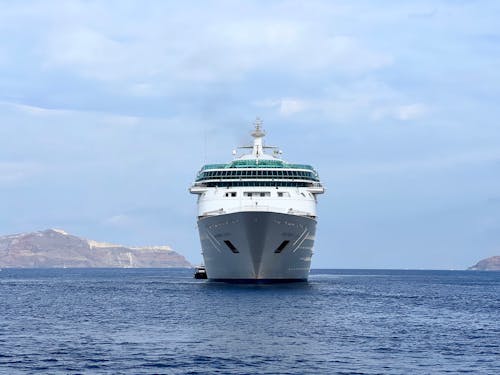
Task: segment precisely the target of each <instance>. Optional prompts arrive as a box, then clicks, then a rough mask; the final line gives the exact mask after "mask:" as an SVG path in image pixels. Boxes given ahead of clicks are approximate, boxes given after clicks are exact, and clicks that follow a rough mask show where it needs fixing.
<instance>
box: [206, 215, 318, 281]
mask: <svg viewBox="0 0 500 375" xmlns="http://www.w3.org/2000/svg"><path fill="white" fill-rule="evenodd" d="M198 229H199V232H200V240H201V247H202V251H203V258H204V261H205V267H206V272H207V276H208V278H209V279H210V280H216V281H232V282H247V281H248V282H266V281H269V282H286V281H306V280H307V277H308V275H309V270H310V266H311V256H312V251H313V250H312V249H313V244H314V236H315V232H316V220H315V219H313V218H310V217H305V216H298V215H290V214H282V213H276V212H254V211H245V212H236V213H232V214H225V215H216V216H210V217H205V218H201V219H199V220H198Z"/></svg>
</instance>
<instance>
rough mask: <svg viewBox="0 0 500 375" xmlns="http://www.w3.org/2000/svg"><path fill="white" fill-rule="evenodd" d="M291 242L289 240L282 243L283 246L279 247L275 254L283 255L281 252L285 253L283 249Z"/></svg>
mask: <svg viewBox="0 0 500 375" xmlns="http://www.w3.org/2000/svg"><path fill="white" fill-rule="evenodd" d="M289 242H290V241H289V240H285V241H283V242H282V243H281V244H280V245H279V246H278V247H277V249H276V250H274V252H275V253H276V254H279V253H281V252H282V251H283V249H284V248H285V247H286V245H288V243H289Z"/></svg>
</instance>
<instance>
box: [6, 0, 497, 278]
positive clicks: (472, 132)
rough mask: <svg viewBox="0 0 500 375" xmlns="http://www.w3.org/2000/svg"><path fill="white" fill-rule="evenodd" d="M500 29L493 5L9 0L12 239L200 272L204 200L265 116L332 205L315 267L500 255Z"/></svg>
mask: <svg viewBox="0 0 500 375" xmlns="http://www.w3.org/2000/svg"><path fill="white" fill-rule="evenodd" d="M499 19H500V2H498V1H474V0H470V1H459V0H453V1H452V0H448V1H439V0H432V1H426V0H420V1H389V0H382V1H377V2H373V1H369V0H366V1H352V0H351V1H333V0H332V1H330V0H327V1H314V0H312V1H273V0H271V1H236V0H233V1H186V2H179V1H153V0H151V1H146V2H145V1H47V0H46V1H29V0H27V1H22V2H21V1H19V2H14V1H2V0H0V235H4V234H11V233H19V232H28V231H35V230H43V229H46V228H62V229H64V230H66V231H68V232H70V233H72V234H75V235H78V236H82V237H86V238H90V239H95V240H100V241H106V242H115V243H119V244H125V245H153V244H168V245H170V246H172V248H173V249H175V250H177V251H178V252H180V253H182V254H183V255H185V256H186V257H187V259H188V260H189V261H191V262H192V263H195V264H196V263H200V262H201V261H202V257H201V252H200V245H199V240H198V233H197V229H196V196H193V195H190V194H189V192H188V188H189V186H190V185H191V183H192V182H193V179H194V178H195V176H196V173H197V171H198V170H199V168H200V167H201V166H202V165H203V164H204V163H212V162H226V161H229V160H231V158H232V155H231V151H232V150H233V149H234V148H235V147H236V146H238V145H241V144H245V143H248V142H249V141H250V138H251V137H250V135H249V133H250V131H251V129H252V123H253V122H254V120H255V118H256V116H260V117H261V118H262V120H263V126H264V129H265V130H266V131H267V136H266V141H267V143H268V144H272V145H278V146H280V147H281V149H282V150H283V158H284V159H286V160H287V161H290V162H296V163H307V164H312V165H314V166H315V168H316V169H317V170H318V172H319V174H320V177H321V180H322V182H323V184H324V186H325V187H326V193H325V194H324V195H322V196H320V197H319V205H318V211H319V217H318V228H317V237H316V238H317V240H316V245H315V254H314V256H313V262H312V267H313V268H411V269H463V268H466V267H468V266H470V265H472V264H474V263H476V262H477V261H478V260H480V259H482V258H485V257H488V256H492V255H500V122H499V119H500V22H498V20H499Z"/></svg>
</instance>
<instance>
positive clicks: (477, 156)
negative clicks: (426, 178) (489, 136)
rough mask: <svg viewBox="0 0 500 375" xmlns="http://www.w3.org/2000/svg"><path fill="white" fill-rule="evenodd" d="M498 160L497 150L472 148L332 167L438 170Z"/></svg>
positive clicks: (340, 171) (369, 171) (371, 170)
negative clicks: (403, 158) (414, 157)
mask: <svg viewBox="0 0 500 375" xmlns="http://www.w3.org/2000/svg"><path fill="white" fill-rule="evenodd" d="M490 162H500V151H499V150H474V151H468V152H455V153H448V154H444V155H435V156H433V157H429V158H422V159H407V160H397V161H390V162H384V161H380V162H373V163H359V164H346V165H343V166H339V167H334V168H333V169H334V172H333V173H335V174H338V175H340V174H347V175H352V174H381V173H382V174H385V173H396V174H399V173H406V172H408V171H422V170H438V169H445V168H456V167H461V168H463V167H466V166H467V165H474V164H482V163H490Z"/></svg>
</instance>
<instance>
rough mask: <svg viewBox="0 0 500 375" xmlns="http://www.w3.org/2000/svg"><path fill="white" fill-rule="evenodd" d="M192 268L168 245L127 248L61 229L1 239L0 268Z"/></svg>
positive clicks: (8, 236)
mask: <svg viewBox="0 0 500 375" xmlns="http://www.w3.org/2000/svg"><path fill="white" fill-rule="evenodd" d="M7 267H16V268H84V267H90V268H92V267H111V268H149V267H151V268H166V267H184V268H187V267H192V265H191V264H190V263H189V262H188V261H187V260H186V258H184V257H183V256H182V255H180V254H179V253H177V252H175V251H173V250H172V249H171V248H170V247H169V246H147V247H128V246H123V245H115V244H111V243H104V242H97V241H92V240H87V239H84V238H80V237H77V236H73V235H71V234H68V233H66V232H65V231H63V230H60V229H47V230H44V231H39V232H32V233H21V234H14V235H7V236H0V268H7Z"/></svg>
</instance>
